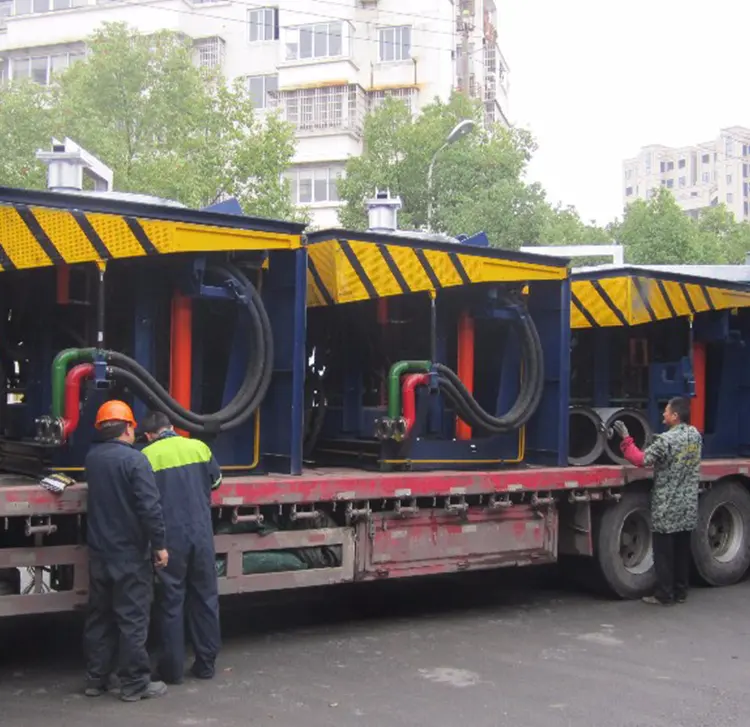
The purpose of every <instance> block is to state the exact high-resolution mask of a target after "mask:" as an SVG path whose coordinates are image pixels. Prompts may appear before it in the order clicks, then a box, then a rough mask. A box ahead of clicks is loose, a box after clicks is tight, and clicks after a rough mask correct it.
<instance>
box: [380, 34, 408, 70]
mask: <svg viewBox="0 0 750 727" xmlns="http://www.w3.org/2000/svg"><path fill="white" fill-rule="evenodd" d="M378 39H379V56H380V61H381V62H383V63H388V62H390V61H406V60H408V59H409V58H411V26H410V25H396V26H392V27H390V28H380V30H379V31H378Z"/></svg>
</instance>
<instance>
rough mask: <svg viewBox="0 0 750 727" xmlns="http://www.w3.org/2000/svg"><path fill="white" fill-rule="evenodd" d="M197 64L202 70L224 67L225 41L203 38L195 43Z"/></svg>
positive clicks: (216, 37) (215, 38) (216, 38)
mask: <svg viewBox="0 0 750 727" xmlns="http://www.w3.org/2000/svg"><path fill="white" fill-rule="evenodd" d="M195 51H196V53H197V56H198V57H197V63H198V66H199V67H200V68H221V67H222V66H223V65H224V39H223V38H219V37H218V36H214V37H213V38H201V39H200V40H196V41H195Z"/></svg>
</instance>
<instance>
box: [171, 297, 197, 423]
mask: <svg viewBox="0 0 750 727" xmlns="http://www.w3.org/2000/svg"><path fill="white" fill-rule="evenodd" d="M171 344H172V348H171V351H170V371H169V394H170V396H171V397H172V398H173V399H174V400H175V401H177V402H178V403H179V404H180V405H181V406H184V407H185V408H186V409H189V408H190V404H191V401H192V385H193V371H192V368H193V302H192V300H191V299H190V298H188V297H187V296H186V295H182V293H179V292H175V294H174V296H173V297H172V336H171ZM180 434H182V435H183V436H189V435H188V433H187V432H183V431H180Z"/></svg>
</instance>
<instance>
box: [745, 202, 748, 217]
mask: <svg viewBox="0 0 750 727" xmlns="http://www.w3.org/2000/svg"><path fill="white" fill-rule="evenodd" d="M744 209H745V217H747V215H748V204H747V202H745V204H744Z"/></svg>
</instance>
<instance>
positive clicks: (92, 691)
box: [83, 685, 107, 698]
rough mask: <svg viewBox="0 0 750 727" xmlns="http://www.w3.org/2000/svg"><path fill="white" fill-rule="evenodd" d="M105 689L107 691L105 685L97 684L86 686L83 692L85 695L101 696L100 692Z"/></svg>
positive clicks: (102, 692)
mask: <svg viewBox="0 0 750 727" xmlns="http://www.w3.org/2000/svg"><path fill="white" fill-rule="evenodd" d="M106 691H107V688H106V687H105V686H101V685H99V686H88V687H86V689H85V690H84V692H83V693H84V694H85V695H86V696H87V697H92V698H93V697H101V696H102V694H104V692H106Z"/></svg>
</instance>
